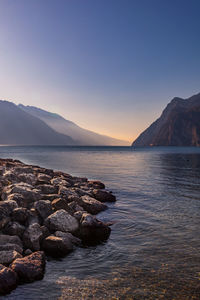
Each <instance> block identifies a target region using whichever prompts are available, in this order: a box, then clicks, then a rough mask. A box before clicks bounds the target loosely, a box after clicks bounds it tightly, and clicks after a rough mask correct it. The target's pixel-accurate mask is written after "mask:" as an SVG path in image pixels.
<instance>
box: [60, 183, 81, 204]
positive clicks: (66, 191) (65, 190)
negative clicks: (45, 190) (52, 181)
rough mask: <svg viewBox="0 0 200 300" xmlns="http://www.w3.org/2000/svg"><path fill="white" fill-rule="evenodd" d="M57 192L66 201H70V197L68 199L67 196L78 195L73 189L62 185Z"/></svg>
mask: <svg viewBox="0 0 200 300" xmlns="http://www.w3.org/2000/svg"><path fill="white" fill-rule="evenodd" d="M58 194H59V195H60V196H59V197H61V198H63V199H65V200H66V201H67V202H71V201H72V200H71V198H70V200H69V197H71V196H73V197H78V195H77V193H76V192H75V191H74V190H70V189H69V188H66V187H64V186H61V187H60V188H59V191H58Z"/></svg>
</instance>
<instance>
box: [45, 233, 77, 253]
mask: <svg viewBox="0 0 200 300" xmlns="http://www.w3.org/2000/svg"><path fill="white" fill-rule="evenodd" d="M42 249H43V250H44V251H45V252H46V253H47V254H48V255H51V256H54V257H59V256H64V255H66V254H68V253H69V252H70V251H72V250H73V245H72V243H71V240H70V239H67V238H63V237H56V236H53V235H51V236H48V237H47V238H46V239H44V241H43V243H42Z"/></svg>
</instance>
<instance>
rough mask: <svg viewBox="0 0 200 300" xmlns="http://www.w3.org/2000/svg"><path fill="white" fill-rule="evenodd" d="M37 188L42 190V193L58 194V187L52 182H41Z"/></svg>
mask: <svg viewBox="0 0 200 300" xmlns="http://www.w3.org/2000/svg"><path fill="white" fill-rule="evenodd" d="M37 188H38V189H39V190H40V191H41V193H42V194H57V193H58V187H57V186H54V185H51V184H41V185H38V186H37Z"/></svg>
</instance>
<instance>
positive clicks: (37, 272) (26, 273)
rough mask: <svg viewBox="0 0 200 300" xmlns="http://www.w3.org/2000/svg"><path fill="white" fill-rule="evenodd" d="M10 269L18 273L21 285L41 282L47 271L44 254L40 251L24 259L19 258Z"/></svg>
mask: <svg viewBox="0 0 200 300" xmlns="http://www.w3.org/2000/svg"><path fill="white" fill-rule="evenodd" d="M10 268H11V269H12V270H13V271H14V272H16V273H17V275H18V277H19V281H20V282H21V283H23V282H33V281H35V280H40V279H42V278H43V276H44V271H45V255H44V252H43V251H38V252H34V253H32V254H30V255H28V256H26V257H24V258H18V259H16V260H15V261H14V262H13V263H12V264H11V266H10Z"/></svg>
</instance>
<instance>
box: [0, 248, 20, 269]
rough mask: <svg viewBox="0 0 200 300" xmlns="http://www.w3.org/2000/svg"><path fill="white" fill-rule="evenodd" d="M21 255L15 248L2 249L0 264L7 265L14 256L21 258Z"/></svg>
mask: <svg viewBox="0 0 200 300" xmlns="http://www.w3.org/2000/svg"><path fill="white" fill-rule="evenodd" d="M21 257H22V255H21V254H20V253H18V252H17V251H15V250H2V251H1V252H0V264H2V265H6V266H8V265H9V264H11V263H12V262H13V261H14V260H15V259H16V258H21Z"/></svg>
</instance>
